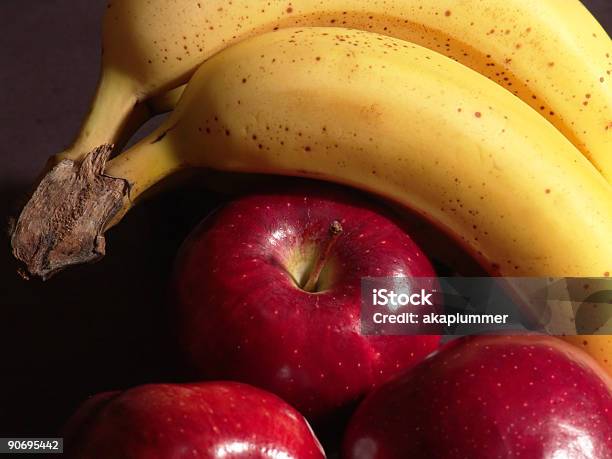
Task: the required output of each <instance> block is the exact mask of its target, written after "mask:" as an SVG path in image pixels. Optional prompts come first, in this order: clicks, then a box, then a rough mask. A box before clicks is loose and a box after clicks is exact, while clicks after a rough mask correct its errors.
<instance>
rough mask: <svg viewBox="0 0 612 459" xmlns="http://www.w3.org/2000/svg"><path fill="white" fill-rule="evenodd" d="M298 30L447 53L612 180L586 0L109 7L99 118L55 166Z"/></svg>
mask: <svg viewBox="0 0 612 459" xmlns="http://www.w3.org/2000/svg"><path fill="white" fill-rule="evenodd" d="M296 26H341V27H347V28H354V29H361V30H367V31H372V32H378V33H382V34H384V35H388V36H393V37H396V38H401V39H404V40H408V41H411V42H413V43H416V44H419V45H421V46H424V47H427V48H429V49H432V50H434V51H437V52H439V53H442V54H444V55H446V56H449V57H451V58H453V59H455V60H456V61H458V62H461V63H462V64H464V65H466V66H468V67H470V68H472V69H474V70H476V71H477V72H479V73H481V74H483V75H485V76H487V77H488V78H490V79H492V80H493V81H495V82H497V83H498V84H500V85H501V86H503V87H505V88H506V89H507V90H509V91H510V92H511V93H513V94H515V95H517V96H518V97H519V98H521V99H522V100H523V101H525V102H527V103H528V104H529V105H531V106H532V107H533V108H534V109H535V110H536V111H538V112H539V113H540V114H541V115H543V116H544V117H545V118H546V119H548V120H549V121H550V122H551V123H552V124H553V125H554V126H556V127H557V129H559V130H560V131H561V132H562V133H563V134H564V135H565V136H566V137H567V138H568V139H569V140H570V141H571V142H572V143H573V144H574V145H575V146H576V147H577V148H578V149H579V150H580V151H581V152H582V153H583V154H584V155H585V156H586V157H587V158H588V159H589V160H590V161H591V162H592V163H593V164H594V165H595V166H596V167H597V169H599V170H600V171H601V172H602V174H603V175H604V176H605V177H606V178H607V179H608V180H612V153H611V152H612V116H611V115H610V107H612V86H611V84H610V81H611V80H612V74H611V73H612V44H611V42H610V38H609V37H608V36H607V34H606V32H605V31H604V30H603V29H602V28H601V26H600V25H599V24H598V23H597V21H596V20H595V19H594V18H593V17H592V16H591V15H590V13H589V12H588V11H587V10H586V9H585V8H584V7H583V6H582V4H581V3H580V1H578V0H540V1H537V2H534V1H532V0H487V1H482V0H462V1H460V2H458V1H456V0H386V1H382V0H329V1H325V2H322V1H319V0H291V1H289V0H234V1H232V2H226V1H224V0H202V1H195V0H175V1H172V2H169V1H167V0H121V1H112V0H111V1H110V2H109V4H108V8H107V11H106V15H105V19H104V26H103V30H104V33H103V39H102V42H103V69H102V75H101V79H100V83H99V87H98V91H97V94H96V97H95V99H94V101H93V104H92V108H91V112H90V114H89V116H88V117H87V119H86V120H85V122H84V124H83V127H82V129H81V131H80V134H79V135H78V137H77V139H76V140H75V142H74V144H73V145H72V146H71V147H70V148H69V149H68V150H66V151H65V152H63V153H61V154H59V155H57V157H56V158H55V159H54V161H52V164H55V163H56V162H57V161H58V160H60V159H72V160H81V159H83V157H84V156H85V155H86V154H87V153H89V152H90V151H91V150H93V149H94V148H96V147H98V146H100V145H103V144H122V143H123V142H124V141H125V140H126V139H127V138H128V137H129V136H130V134H132V133H133V132H134V131H135V129H136V128H137V127H138V126H139V125H140V124H141V123H142V122H143V121H144V120H146V118H147V117H149V116H150V115H151V114H152V113H155V112H157V111H163V110H166V109H170V108H172V107H173V106H174V104H175V102H176V100H177V99H178V97H179V96H180V93H181V91H182V89H180V88H179V89H175V88H177V87H179V86H180V85H181V84H183V83H185V82H187V80H188V79H189V77H190V76H191V75H192V74H193V72H194V71H195V69H196V68H197V67H198V66H199V65H200V64H201V63H202V62H203V61H205V60H206V59H208V58H209V57H210V56H212V55H213V54H215V53H216V52H218V51H220V50H222V49H224V48H226V47H227V46H229V45H231V44H233V43H236V42H238V41H240V40H242V39H245V38H247V37H250V36H254V35H257V34H260V33H263V32H266V31H272V30H277V29H282V28H286V27H296ZM172 90H174V91H172ZM168 91H170V92H169V93H168ZM146 101H149V103H148V104H146V103H145V102H146ZM147 106H148V107H149V108H147Z"/></svg>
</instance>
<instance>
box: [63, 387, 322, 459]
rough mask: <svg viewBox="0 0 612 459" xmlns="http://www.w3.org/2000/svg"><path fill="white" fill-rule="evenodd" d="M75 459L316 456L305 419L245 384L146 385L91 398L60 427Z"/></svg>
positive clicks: (317, 451) (316, 446)
mask: <svg viewBox="0 0 612 459" xmlns="http://www.w3.org/2000/svg"><path fill="white" fill-rule="evenodd" d="M66 431H67V432H66V441H65V447H66V451H67V452H68V454H69V457H72V458H75V459H76V458H78V459H111V458H112V459H169V458H193V459H208V458H211V459H212V458H247V457H248V458H266V459H269V458H276V457H279V458H281V457H282V458H300V459H301V458H323V457H325V454H324V453H323V450H322V449H321V446H320V444H319V442H318V441H317V439H316V438H315V436H314V434H313V433H312V431H311V430H310V427H309V426H308V423H307V422H306V420H305V419H304V418H303V417H302V416H301V415H300V414H299V413H298V412H297V411H296V410H295V409H294V408H292V407H291V406H289V405H287V404H286V403H285V402H283V401H282V400H280V399H279V398H278V397H276V396H274V395H272V394H270V393H267V392H264V391H262V390H260V389H256V388H254V387H251V386H248V385H246V384H238V383H229V382H214V383H200V384H152V385H146V386H140V387H136V388H133V389H130V390H126V391H124V392H107V393H104V394H99V395H97V396H95V397H93V398H92V399H90V400H89V401H88V402H85V403H84V404H83V405H82V406H81V408H80V409H79V410H78V411H77V413H76V414H75V415H74V416H73V418H72V419H71V420H70V421H69V423H68V426H67V429H66Z"/></svg>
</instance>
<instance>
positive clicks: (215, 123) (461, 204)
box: [108, 28, 612, 277]
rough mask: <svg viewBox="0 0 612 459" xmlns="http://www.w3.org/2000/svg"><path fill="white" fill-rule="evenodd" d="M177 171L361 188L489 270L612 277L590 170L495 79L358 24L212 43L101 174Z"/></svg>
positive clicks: (604, 207) (603, 202)
mask: <svg viewBox="0 0 612 459" xmlns="http://www.w3.org/2000/svg"><path fill="white" fill-rule="evenodd" d="M183 167H211V168H214V169H219V170H226V171H240V172H258V173H273V174H284V175H302V176H308V177H316V178H322V179H326V180H332V181H338V182H342V183H346V184H350V185H353V186H356V187H359V188H363V189H366V190H369V191H372V192H374V193H377V194H380V195H383V196H385V197H387V198H389V199H391V200H393V201H397V202H400V203H402V204H404V205H406V206H408V207H411V208H413V209H415V210H417V211H418V212H420V213H421V214H423V215H425V216H426V217H427V218H429V219H430V220H432V221H433V222H435V223H436V224H437V225H439V226H440V227H442V228H445V229H446V230H447V231H449V232H450V233H451V234H453V235H454V236H455V238H456V239H457V240H458V241H459V242H460V243H461V244H463V245H464V246H466V247H467V248H468V249H469V250H470V251H471V252H472V253H473V254H474V255H475V256H476V257H477V258H479V259H480V260H481V261H482V262H483V264H484V265H485V266H486V267H488V269H489V270H490V271H491V272H492V273H494V274H503V275H511V276H539V275H547V276H559V277H562V276H604V275H609V273H610V271H612V240H611V239H610V234H612V199H611V198H612V187H610V185H609V184H608V183H607V182H606V181H605V180H604V179H603V177H602V176H601V175H600V174H599V173H598V172H597V171H596V169H595V168H594V167H593V166H592V164H590V163H589V162H588V161H587V160H586V159H585V158H584V157H583V156H582V155H581V154H580V153H579V152H578V151H577V150H576V148H575V147H574V146H573V145H572V144H571V143H570V142H569V141H568V140H567V139H566V138H565V137H564V136H563V135H561V134H560V133H559V132H558V131H557V130H556V129H554V127H553V126H551V125H550V124H549V123H548V122H546V120H545V119H544V118H542V117H541V116H539V115H538V114H537V113H536V112H534V111H533V110H531V109H530V108H529V107H528V106H527V105H526V104H524V103H523V102H521V101H520V100H519V99H517V98H516V97H514V96H513V95H512V94H511V93H509V92H508V91H505V90H504V89H503V88H501V87H500V86H499V85H496V84H495V83H493V82H491V81H490V80H488V79H486V78H484V77H483V76H482V75H480V74H478V73H477V72H474V71H472V70H470V69H468V68H466V67H464V66H462V65H460V64H458V63H456V62H454V61H452V60H451V59H448V58H446V57H444V56H442V55H440V54H438V53H435V52H432V51H430V50H428V49H426V48H423V47H420V46H418V45H414V44H412V43H408V42H405V41H401V40H397V39H393V38H390V37H385V36H382V35H378V34H374V33H369V32H363V31H356V30H348V29H342V28H298V29H284V30H281V31H278V32H272V33H268V34H264V35H260V36H258V37H255V38H252V39H249V40H247V41H244V42H242V43H240V44H238V45H236V46H235V47H231V48H229V49H227V50H225V51H223V52H222V53H219V54H218V55H216V56H215V57H214V58H212V59H210V60H209V61H207V62H206V63H205V64H204V65H203V66H202V67H201V68H200V69H199V70H198V72H197V73H196V74H195V75H194V77H193V78H192V80H191V82H190V83H189V85H188V87H187V89H186V92H185V93H184V95H183V98H182V99H181V101H180V103H179V105H178V106H177V108H176V109H175V111H174V112H173V114H172V115H171V116H170V118H169V119H168V121H167V122H166V123H165V124H164V125H163V126H162V127H161V128H160V129H159V130H158V131H157V132H155V133H153V134H152V135H151V136H150V137H148V138H147V139H145V140H143V141H142V142H141V143H139V144H138V145H137V146H135V147H134V148H133V149H132V150H128V151H127V152H125V153H123V154H122V155H120V156H119V157H117V158H115V159H114V160H112V161H111V162H110V163H109V164H108V173H109V174H110V175H112V176H116V177H123V178H126V179H128V180H129V181H130V182H131V183H132V190H131V196H132V197H133V198H135V197H137V196H138V195H139V194H140V193H141V192H142V191H144V190H145V189H146V188H148V187H149V186H151V185H152V184H153V183H155V182H156V181H158V180H159V179H160V178H162V177H164V176H166V175H168V174H170V173H172V172H174V171H175V170H177V169H180V168H183Z"/></svg>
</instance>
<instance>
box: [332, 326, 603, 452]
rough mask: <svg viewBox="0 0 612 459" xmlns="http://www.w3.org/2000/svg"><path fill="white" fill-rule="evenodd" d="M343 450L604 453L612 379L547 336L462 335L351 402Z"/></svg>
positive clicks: (581, 355)
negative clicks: (358, 402)
mask: <svg viewBox="0 0 612 459" xmlns="http://www.w3.org/2000/svg"><path fill="white" fill-rule="evenodd" d="M343 457H344V458H346V459H374V458H376V459H388V458H393V459H399V458H412V459H430V458H436V459H467V458H469V459H494V458H500V459H501V458H504V459H505V458H520V459H609V458H611V457H612V380H611V379H610V378H609V377H608V376H607V375H606V374H605V373H604V371H603V370H602V369H601V368H600V367H598V365H597V363H596V362H595V361H594V360H592V359H591V357H589V356H588V355H587V354H586V353H584V352H582V351H581V350H579V349H577V348H575V347H573V346H571V345H569V344H566V343H564V342H563V341H561V340H558V339H556V338H552V337H539V336H522V337H518V336H517V337H509V336H498V337H474V338H466V339H460V340H458V341H457V342H455V343H452V344H451V345H449V347H448V348H446V349H444V350H442V351H440V352H439V353H436V354H435V355H434V356H432V357H431V358H430V359H427V360H426V361H424V362H423V363H421V364H420V365H418V366H416V367H414V368H413V369H411V370H409V371H408V372H406V373H405V374H404V375H403V376H401V377H400V378H398V379H396V380H394V381H392V382H390V383H388V384H386V385H384V386H382V387H380V388H379V389H378V390H377V391H375V392H373V393H372V394H371V395H370V396H369V397H368V398H366V400H365V401H364V402H363V404H362V405H361V406H360V407H359V409H358V410H357V412H356V414H355V415H354V417H353V419H352V420H351V422H350V424H349V427H348V430H347V433H346V437H345V441H344V447H343Z"/></svg>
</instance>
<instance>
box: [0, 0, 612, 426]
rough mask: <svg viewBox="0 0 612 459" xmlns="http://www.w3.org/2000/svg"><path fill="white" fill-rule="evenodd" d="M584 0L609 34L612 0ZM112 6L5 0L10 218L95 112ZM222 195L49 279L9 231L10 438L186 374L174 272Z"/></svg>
mask: <svg viewBox="0 0 612 459" xmlns="http://www.w3.org/2000/svg"><path fill="white" fill-rule="evenodd" d="M584 3H585V4H586V5H587V6H588V7H589V8H590V9H591V11H593V13H594V14H595V16H596V17H598V19H599V20H600V22H601V23H602V25H603V26H604V27H605V28H606V30H608V32H610V30H612V1H610V0H588V1H586V0H585V1H584ZM105 4H106V0H0V157H1V158H2V160H3V162H2V163H1V165H0V224H2V225H4V222H5V221H6V220H7V219H8V216H10V215H14V214H15V213H16V212H17V210H18V209H19V205H20V204H21V202H22V199H23V197H24V196H25V195H26V194H27V192H28V189H29V186H30V184H31V183H32V182H33V181H34V180H35V178H36V176H37V174H38V173H39V172H40V170H41V168H42V166H43V165H44V163H45V161H46V159H47V158H48V156H49V155H51V154H53V153H57V152H59V151H61V150H62V149H63V148H65V147H66V146H67V145H68V143H69V141H70V140H71V139H72V137H73V136H74V135H75V133H76V131H77V128H78V126H79V124H80V121H81V119H82V117H83V116H84V114H85V111H86V110H87V106H88V104H89V101H90V98H91V96H92V93H93V90H94V87H95V84H96V81H97V75H98V65H99V48H100V45H99V36H100V19H101V16H102V12H103V10H104V7H105ZM152 124H155V122H153V123H150V124H149V128H151V125H152ZM145 129H146V128H145ZM217 202H218V196H215V195H213V194H212V193H209V192H205V191H203V190H201V189H197V188H194V185H184V186H182V187H181V188H179V189H176V190H174V191H171V192H169V193H165V194H163V195H161V196H159V197H157V198H154V199H152V200H150V201H148V202H146V203H143V204H142V205H140V206H139V207H137V208H136V209H135V210H134V211H132V212H130V214H129V215H128V216H127V217H126V219H125V220H124V223H123V224H122V225H120V226H119V227H117V228H116V229H114V230H113V231H111V232H109V233H108V234H107V242H108V244H107V245H108V246H109V247H110V248H111V250H109V255H108V256H107V257H106V258H105V259H104V260H103V261H102V262H100V263H98V264H95V265H90V266H85V267H82V268H79V269H75V270H70V271H67V272H65V273H62V274H60V275H59V276H57V277H56V278H54V279H53V281H52V282H47V283H42V282H39V281H30V282H25V281H23V280H21V279H20V278H19V277H18V276H17V275H16V274H15V266H14V265H13V262H12V257H11V255H10V250H9V246H8V239H7V238H6V237H5V234H4V233H3V235H2V239H1V240H0V308H1V310H0V436H11V435H12V436H36V435H38V436H49V435H52V434H54V433H56V432H57V430H58V428H59V426H60V425H61V424H62V423H63V422H64V420H65V419H66V418H67V416H69V415H70V413H71V412H72V411H73V410H74V409H75V407H76V406H77V405H78V403H79V402H80V401H82V400H83V399H85V398H86V397H87V396H88V395H90V394H93V393H95V392H99V391H104V390H111V389H117V388H124V387H128V386H133V385H136V384H141V383H144V382H156V381H168V380H181V379H183V377H182V375H181V374H180V373H179V371H178V366H177V359H176V358H175V357H176V356H175V349H174V346H173V344H172V343H173V342H174V339H173V338H172V334H171V330H170V327H169V325H168V324H169V323H170V322H171V320H170V314H169V311H168V310H167V306H166V302H165V297H166V289H167V279H168V276H169V273H170V270H171V266H172V259H173V257H174V254H175V252H176V250H177V247H178V246H179V244H180V241H182V239H183V238H184V236H185V235H186V234H187V233H188V232H189V230H190V229H191V228H192V227H193V226H194V224H195V223H196V222H197V221H199V220H200V219H201V218H202V217H203V216H205V215H206V214H207V213H208V212H209V211H210V210H211V209H212V207H213V206H214V205H216V203H217Z"/></svg>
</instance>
